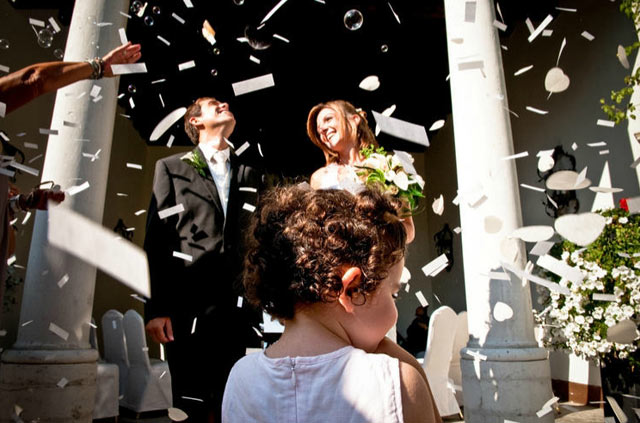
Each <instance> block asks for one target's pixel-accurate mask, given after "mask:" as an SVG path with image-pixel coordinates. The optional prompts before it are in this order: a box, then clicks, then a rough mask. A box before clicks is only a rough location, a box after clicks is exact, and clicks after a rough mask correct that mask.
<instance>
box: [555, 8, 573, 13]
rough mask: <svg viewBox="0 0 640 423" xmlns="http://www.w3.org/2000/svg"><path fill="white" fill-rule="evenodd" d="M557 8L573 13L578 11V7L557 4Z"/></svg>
mask: <svg viewBox="0 0 640 423" xmlns="http://www.w3.org/2000/svg"><path fill="white" fill-rule="evenodd" d="M556 10H561V11H563V12H573V13H576V12H577V11H578V9H573V8H570V7H558V6H556Z"/></svg>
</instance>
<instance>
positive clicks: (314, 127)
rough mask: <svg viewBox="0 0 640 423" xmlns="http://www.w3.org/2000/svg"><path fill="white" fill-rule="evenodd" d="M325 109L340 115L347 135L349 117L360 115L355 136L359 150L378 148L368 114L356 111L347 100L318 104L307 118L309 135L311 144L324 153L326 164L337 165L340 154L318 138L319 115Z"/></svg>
mask: <svg viewBox="0 0 640 423" xmlns="http://www.w3.org/2000/svg"><path fill="white" fill-rule="evenodd" d="M325 108H329V109H333V110H334V111H335V112H336V113H338V115H339V116H340V118H341V119H340V120H341V121H342V130H343V131H344V133H345V134H348V133H349V126H348V125H347V119H348V118H349V116H353V115H355V114H357V115H359V116H360V117H361V119H360V124H358V128H357V133H356V134H355V136H356V139H357V140H358V148H359V149H360V150H362V149H363V148H365V147H369V146H370V145H373V146H374V147H377V146H378V142H377V141H376V137H375V136H374V135H373V132H371V128H370V127H369V124H368V122H367V112H365V111H364V110H358V109H356V108H355V107H354V105H353V104H351V103H349V102H348V101H345V100H331V101H327V102H325V103H320V104H316V105H315V106H313V108H312V109H311V111H309V116H307V135H308V136H309V138H310V139H311V142H313V143H314V144H315V145H316V146H318V147H319V148H320V149H321V150H322V152H323V153H324V158H325V161H326V164H330V163H337V162H338V153H336V152H335V151H333V150H331V149H330V148H329V147H327V146H326V145H325V144H324V143H323V142H322V141H321V140H320V138H319V137H318V114H319V113H320V111H321V110H322V109H325Z"/></svg>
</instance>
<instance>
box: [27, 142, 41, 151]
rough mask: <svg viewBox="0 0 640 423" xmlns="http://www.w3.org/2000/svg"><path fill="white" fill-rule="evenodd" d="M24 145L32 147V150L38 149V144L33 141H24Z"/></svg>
mask: <svg viewBox="0 0 640 423" xmlns="http://www.w3.org/2000/svg"><path fill="white" fill-rule="evenodd" d="M24 147H25V148H30V149H32V150H37V149H38V144H35V143H32V142H25V143H24Z"/></svg>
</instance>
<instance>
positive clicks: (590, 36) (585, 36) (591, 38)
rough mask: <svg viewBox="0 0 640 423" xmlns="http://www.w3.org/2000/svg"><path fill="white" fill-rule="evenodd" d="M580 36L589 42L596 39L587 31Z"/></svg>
mask: <svg viewBox="0 0 640 423" xmlns="http://www.w3.org/2000/svg"><path fill="white" fill-rule="evenodd" d="M580 35H582V36H583V37H584V38H586V39H587V40H589V41H593V40H595V38H596V37H594V36H593V35H591V34H590V33H589V32H588V31H582V34H580Z"/></svg>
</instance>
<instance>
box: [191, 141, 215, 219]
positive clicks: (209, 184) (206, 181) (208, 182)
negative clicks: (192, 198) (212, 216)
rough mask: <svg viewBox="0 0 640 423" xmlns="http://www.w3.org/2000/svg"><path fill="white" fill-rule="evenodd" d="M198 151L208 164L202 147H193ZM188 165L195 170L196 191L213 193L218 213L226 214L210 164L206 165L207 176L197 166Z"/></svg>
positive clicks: (194, 151)
mask: <svg viewBox="0 0 640 423" xmlns="http://www.w3.org/2000/svg"><path fill="white" fill-rule="evenodd" d="M196 152H197V153H198V154H199V155H200V157H201V158H202V159H203V160H204V161H205V164H206V161H207V159H206V158H205V156H204V153H203V152H202V150H201V149H200V147H196V148H194V149H193V153H194V154H196ZM187 165H188V166H189V167H190V168H191V171H192V172H193V175H194V181H195V183H196V186H194V187H193V189H194V191H196V192H203V193H204V192H207V193H209V194H210V195H211V199H212V202H213V204H214V205H215V208H216V209H217V211H218V213H220V214H221V215H224V214H223V212H222V204H221V203H220V195H219V194H218V188H217V187H216V183H215V182H214V180H213V177H212V176H211V171H210V170H209V166H208V165H205V167H204V169H203V170H204V175H205V176H202V175H201V174H200V173H199V172H198V170H197V169H196V168H195V167H193V166H191V165H190V164H188V163H187Z"/></svg>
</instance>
